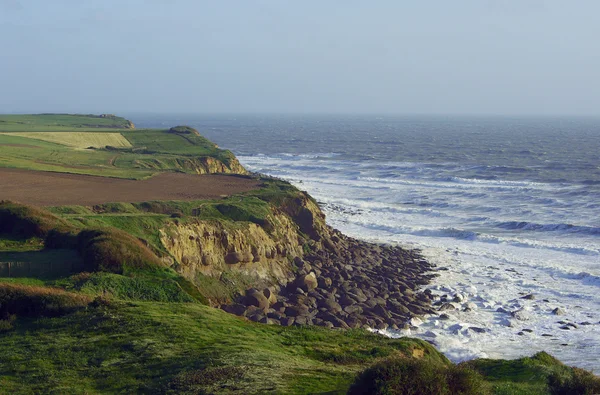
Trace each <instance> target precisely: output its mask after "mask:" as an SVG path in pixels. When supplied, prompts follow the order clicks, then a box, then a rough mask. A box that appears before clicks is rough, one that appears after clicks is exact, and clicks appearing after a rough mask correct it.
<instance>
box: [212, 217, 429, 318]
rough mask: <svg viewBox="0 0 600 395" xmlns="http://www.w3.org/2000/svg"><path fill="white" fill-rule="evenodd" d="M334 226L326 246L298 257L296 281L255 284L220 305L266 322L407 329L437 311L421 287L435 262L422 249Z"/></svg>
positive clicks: (427, 279) (426, 280)
mask: <svg viewBox="0 0 600 395" xmlns="http://www.w3.org/2000/svg"><path fill="white" fill-rule="evenodd" d="M330 231H331V233H332V234H333V236H332V237H331V239H330V241H329V242H326V243H324V244H325V246H326V248H325V249H321V250H317V251H315V252H311V253H308V254H306V255H305V256H304V258H303V259H302V258H299V257H297V258H295V259H294V261H293V265H294V267H295V270H296V274H297V276H296V278H295V279H294V280H292V281H290V282H288V283H287V284H284V285H283V286H281V288H280V289H279V290H273V289H269V288H267V289H265V290H262V291H261V290H258V289H255V288H252V289H250V290H248V291H247V292H246V294H245V295H244V296H241V297H239V298H238V300H237V302H236V303H233V304H227V305H222V306H221V308H222V309H223V310H225V311H227V312H229V313H232V314H236V315H239V316H245V317H247V318H248V319H250V320H252V321H256V322H261V323H265V324H272V325H273V324H275V325H283V326H290V325H318V326H324V327H330V328H344V329H348V328H364V329H369V330H387V329H390V330H399V329H402V328H404V329H409V328H410V327H411V322H419V321H415V320H418V319H419V318H418V317H420V316H423V315H425V314H434V313H435V312H434V311H433V310H432V308H431V307H432V306H431V303H432V294H431V292H428V291H426V290H423V289H422V287H423V286H424V285H427V284H429V282H430V280H431V279H432V278H433V277H434V276H435V274H433V273H432V269H433V268H434V266H433V265H432V264H431V263H429V262H428V261H426V260H425V259H424V258H423V257H422V256H421V255H420V254H419V253H418V251H416V250H407V249H405V248H402V247H399V246H390V245H381V244H374V243H369V242H366V241H361V240H358V239H354V238H351V237H349V236H346V235H344V234H342V233H341V232H339V231H337V230H333V229H331V228H330Z"/></svg>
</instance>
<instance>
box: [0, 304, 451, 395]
mask: <svg viewBox="0 0 600 395" xmlns="http://www.w3.org/2000/svg"><path fill="white" fill-rule="evenodd" d="M0 347H2V350H3V352H2V353H1V355H0V387H1V388H3V390H4V391H7V392H11V393H27V392H50V391H54V392H55V393H84V392H93V393H96V392H152V393H181V392H186V393H205V392H206V393H214V392H231V393H290V394H304V393H325V392H331V393H344V392H345V391H346V390H347V388H348V386H349V385H350V383H351V382H352V380H353V379H354V375H355V374H356V372H358V371H360V370H361V369H362V368H364V367H366V366H368V365H369V364H370V363H371V362H373V361H376V360H378V359H381V358H382V357H384V356H390V355H396V356H400V355H404V356H406V357H407V358H408V357H411V356H412V353H413V350H415V349H418V350H422V352H423V354H424V355H425V358H427V359H431V360H435V361H438V362H439V363H448V362H447V361H446V360H445V358H444V357H443V356H441V354H439V353H438V352H436V351H435V350H434V349H433V348H432V347H431V346H430V345H429V344H427V343H425V342H422V341H419V340H413V339H401V340H394V339H387V338H384V337H381V336H377V335H373V334H370V333H367V332H365V331H359V330H355V331H330V330H326V329H322V328H312V327H308V328H301V327H296V328H284V327H279V326H267V325H260V324H256V323H251V322H248V321H246V320H243V319H240V318H238V317H235V316H232V315H229V314H227V313H225V312H223V311H220V310H216V309H212V308H209V307H205V306H201V305H199V304H193V303H157V302H126V303H125V302H112V303H110V304H108V305H107V306H105V305H101V306H99V307H93V306H90V307H88V308H87V309H86V310H81V311H80V312H77V313H74V314H70V315H67V316H63V317H58V318H40V319H35V320H34V319H28V318H20V319H18V320H17V321H16V323H15V325H14V328H13V329H12V330H9V331H6V332H4V333H3V334H2V335H0Z"/></svg>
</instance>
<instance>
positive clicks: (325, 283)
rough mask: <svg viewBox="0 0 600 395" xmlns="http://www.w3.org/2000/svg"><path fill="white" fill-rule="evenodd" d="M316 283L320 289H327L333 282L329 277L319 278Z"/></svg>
mask: <svg viewBox="0 0 600 395" xmlns="http://www.w3.org/2000/svg"><path fill="white" fill-rule="evenodd" d="M317 283H318V286H319V287H321V288H329V287H331V284H332V283H333V282H332V281H331V279H330V278H329V277H319V278H318V280H317Z"/></svg>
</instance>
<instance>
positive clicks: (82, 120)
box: [0, 114, 130, 132]
mask: <svg viewBox="0 0 600 395" xmlns="http://www.w3.org/2000/svg"><path fill="white" fill-rule="evenodd" d="M129 127H130V123H129V121H127V120H126V119H125V118H121V117H116V116H108V117H100V116H98V115H81V114H15V115H0V132H21V131H45V132H46V131H47V132H50V131H59V132H60V131H68V130H74V129H92V128H93V129H96V130H98V129H108V130H114V129H128V128H129Z"/></svg>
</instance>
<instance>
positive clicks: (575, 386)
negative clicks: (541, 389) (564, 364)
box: [548, 368, 600, 395]
mask: <svg viewBox="0 0 600 395" xmlns="http://www.w3.org/2000/svg"><path fill="white" fill-rule="evenodd" d="M548 391H549V392H550V393H551V394H553V395H570V394H582V395H587V394H590V395H591V394H600V377H597V376H594V375H593V374H592V373H590V372H588V371H586V370H583V369H580V368H572V369H571V371H570V372H554V373H553V374H551V375H550V376H548Z"/></svg>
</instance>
